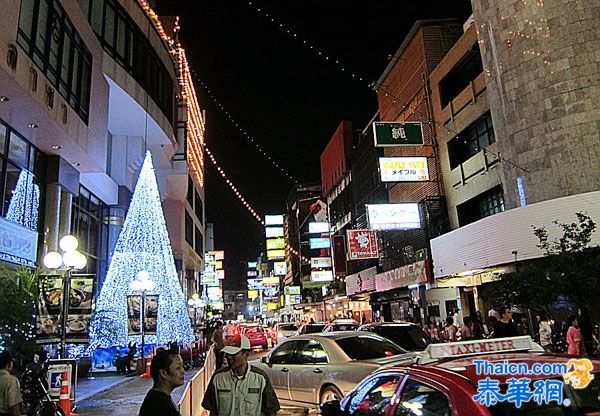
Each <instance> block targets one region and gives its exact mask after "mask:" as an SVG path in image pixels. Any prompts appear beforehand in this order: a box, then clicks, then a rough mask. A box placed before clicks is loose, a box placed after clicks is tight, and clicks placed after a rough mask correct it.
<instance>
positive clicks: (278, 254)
mask: <svg viewBox="0 0 600 416" xmlns="http://www.w3.org/2000/svg"><path fill="white" fill-rule="evenodd" d="M284 257H285V250H267V258H268V259H269V260H273V259H282V258H284Z"/></svg>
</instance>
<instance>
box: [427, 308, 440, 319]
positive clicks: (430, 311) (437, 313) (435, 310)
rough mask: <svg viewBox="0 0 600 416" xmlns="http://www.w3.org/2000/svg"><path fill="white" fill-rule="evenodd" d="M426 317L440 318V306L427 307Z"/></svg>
mask: <svg viewBox="0 0 600 416" xmlns="http://www.w3.org/2000/svg"><path fill="white" fill-rule="evenodd" d="M427 315H428V316H437V317H440V305H427Z"/></svg>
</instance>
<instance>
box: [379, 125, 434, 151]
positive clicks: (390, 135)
mask: <svg viewBox="0 0 600 416" xmlns="http://www.w3.org/2000/svg"><path fill="white" fill-rule="evenodd" d="M373 136H375V147H385V146H418V145H422V144H423V126H422V125H421V123H420V122H414V121H407V122H404V123H398V122H395V121H376V122H374V123H373Z"/></svg>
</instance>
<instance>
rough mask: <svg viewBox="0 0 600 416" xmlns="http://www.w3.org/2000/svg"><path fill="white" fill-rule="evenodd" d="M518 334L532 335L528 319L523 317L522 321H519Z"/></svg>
mask: <svg viewBox="0 0 600 416" xmlns="http://www.w3.org/2000/svg"><path fill="white" fill-rule="evenodd" d="M517 334H518V335H531V331H530V330H529V325H528V324H527V318H526V317H525V316H521V317H520V319H518V320H517Z"/></svg>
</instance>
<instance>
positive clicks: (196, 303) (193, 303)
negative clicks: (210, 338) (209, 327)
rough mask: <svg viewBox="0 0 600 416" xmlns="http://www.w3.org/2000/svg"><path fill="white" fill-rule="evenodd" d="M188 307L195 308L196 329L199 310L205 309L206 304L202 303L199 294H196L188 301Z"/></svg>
mask: <svg viewBox="0 0 600 416" xmlns="http://www.w3.org/2000/svg"><path fill="white" fill-rule="evenodd" d="M188 305H189V306H190V307H192V308H194V329H196V327H197V326H198V309H199V308H203V307H204V302H202V300H201V299H200V296H199V295H198V294H197V293H194V294H193V295H192V298H191V299H188Z"/></svg>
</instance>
